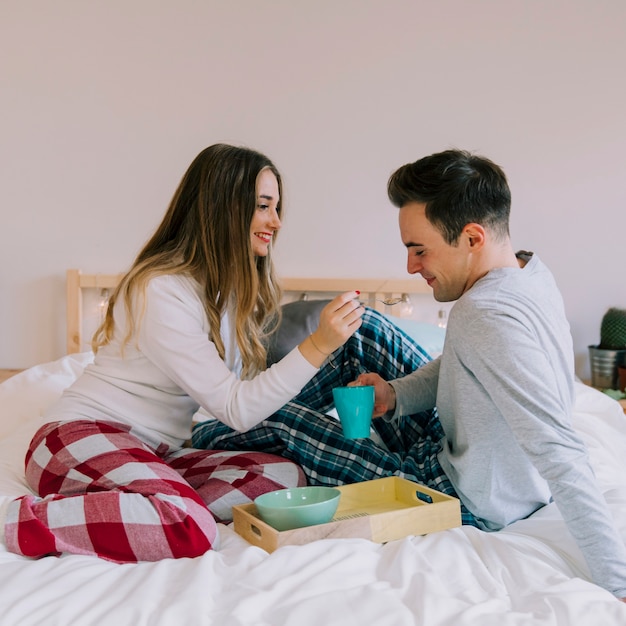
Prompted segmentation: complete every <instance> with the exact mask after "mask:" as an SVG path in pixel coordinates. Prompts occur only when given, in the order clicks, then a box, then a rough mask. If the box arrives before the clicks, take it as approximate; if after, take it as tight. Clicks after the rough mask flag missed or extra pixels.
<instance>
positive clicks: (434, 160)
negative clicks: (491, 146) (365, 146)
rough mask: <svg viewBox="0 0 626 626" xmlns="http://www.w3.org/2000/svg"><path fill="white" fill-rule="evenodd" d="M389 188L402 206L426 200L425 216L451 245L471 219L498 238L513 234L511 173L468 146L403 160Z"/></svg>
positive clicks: (397, 204)
mask: <svg viewBox="0 0 626 626" xmlns="http://www.w3.org/2000/svg"><path fill="white" fill-rule="evenodd" d="M387 193H388V195H389V199H390V200H391V202H392V203H393V204H394V205H395V206H397V207H399V208H401V207H403V206H404V205H406V204H408V203H409V202H419V203H424V204H425V205H426V218H427V219H428V221H429V222H430V223H431V224H433V226H435V228H437V229H438V230H439V231H440V232H441V234H442V236H443V238H444V239H445V240H446V242H447V243H449V244H450V245H454V244H455V243H456V242H457V241H458V238H459V236H460V235H461V232H462V231H463V228H464V227H465V226H466V225H467V224H470V223H476V224H480V225H481V226H484V227H485V228H488V229H490V230H491V231H492V232H493V233H494V235H495V236H496V237H498V238H504V237H507V236H508V235H509V213H510V210H511V191H510V189H509V185H508V182H507V179H506V175H505V174H504V172H503V171H502V169H501V168H500V167H499V166H498V165H496V164H495V163H494V162H493V161H490V160H489V159H487V158H485V157H482V156H478V155H473V154H471V153H470V152H467V151H465V150H445V151H444V152H438V153H436V154H432V155H430V156H427V157H424V158H422V159H419V160H418V161H415V162H414V163H407V164H406V165H403V166H402V167H400V168H399V169H397V170H396V171H395V172H394V173H393V174H392V175H391V177H390V178H389V182H388V184H387Z"/></svg>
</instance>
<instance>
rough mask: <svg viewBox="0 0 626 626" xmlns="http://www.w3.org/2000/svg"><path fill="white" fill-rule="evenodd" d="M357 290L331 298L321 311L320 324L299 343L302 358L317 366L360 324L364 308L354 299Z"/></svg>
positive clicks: (357, 292) (356, 295) (357, 294)
mask: <svg viewBox="0 0 626 626" xmlns="http://www.w3.org/2000/svg"><path fill="white" fill-rule="evenodd" d="M359 293H360V292H359V291H347V292H345V293H342V294H341V295H339V296H337V297H336V298H334V299H333V300H331V301H330V302H329V303H328V304H327V305H326V306H325V307H324V308H323V309H322V312H321V314H320V323H319V326H318V327H317V330H315V332H313V333H311V335H309V336H308V337H307V338H306V339H305V340H304V341H303V342H302V343H301V344H300V346H299V348H300V352H301V353H302V354H303V356H304V358H306V359H307V361H309V363H311V364H312V365H315V366H316V367H320V366H321V365H322V363H323V362H324V361H325V360H326V358H327V357H328V356H330V355H331V354H332V353H333V352H334V351H335V350H336V349H337V348H339V347H340V346H342V345H343V344H344V343H345V342H346V341H347V340H348V339H349V338H350V337H351V336H352V335H353V334H354V332H355V331H356V330H357V328H359V327H360V326H361V316H362V315H363V312H364V311H365V309H364V308H363V306H362V305H361V303H360V302H359V301H358V300H357V299H356V298H357V297H358V296H359Z"/></svg>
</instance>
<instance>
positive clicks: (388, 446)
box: [192, 309, 477, 525]
mask: <svg viewBox="0 0 626 626" xmlns="http://www.w3.org/2000/svg"><path fill="white" fill-rule="evenodd" d="M429 360H430V357H429V356H428V354H427V353H426V352H425V351H424V350H423V349H422V348H421V347H420V346H419V345H417V344H416V343H415V342H414V341H413V340H412V339H411V338H410V337H408V335H406V334H405V333H404V332H402V331H401V330H399V329H398V328H397V327H396V326H395V325H394V324H392V323H390V322H389V321H388V320H387V318H386V317H384V316H383V315H381V314H379V313H377V312H376V311H373V310H371V309H367V310H366V313H365V314H364V315H363V323H362V325H361V327H360V329H359V330H358V331H357V332H356V333H355V334H354V335H353V336H352V337H351V338H350V339H349V340H348V341H347V342H346V344H345V345H344V346H343V347H342V348H340V349H338V350H337V351H336V352H335V353H334V354H332V355H331V357H330V358H329V360H328V362H327V363H326V364H325V365H324V366H323V367H322V368H321V369H320V371H319V372H318V373H317V375H316V376H315V377H314V378H313V379H312V380H311V381H310V382H309V383H308V384H307V385H306V386H305V387H304V389H303V390H302V392H301V393H300V394H299V395H298V396H297V397H296V398H295V399H294V400H293V401H291V402H289V403H287V404H286V405H285V406H284V407H283V408H282V409H280V410H279V411H277V412H276V413H275V414H274V415H272V416H271V417H270V418H269V419H267V420H265V421H263V422H261V424H259V425H258V426H257V427H255V428H253V429H251V430H248V431H246V432H245V433H238V432H236V431H234V430H232V429H231V428H229V427H228V426H226V425H224V424H222V423H221V422H218V421H216V420H210V421H207V422H202V423H200V424H197V425H195V426H194V429H193V433H192V445H193V447H194V448H208V449H210V448H216V449H223V450H263V451H265V452H269V453H272V454H278V455H280V456H282V457H284V458H287V459H291V460H292V461H294V462H295V463H297V464H298V465H300V466H301V467H302V469H303V470H304V473H305V474H306V477H307V480H308V482H309V484H312V485H331V486H332V485H342V484H348V483H355V482H362V481H365V480H372V479H374V478H380V477H383V476H403V477H405V478H408V479H410V480H415V481H416V482H419V483H421V484H425V485H427V486H429V487H431V488H433V489H437V490H439V491H441V492H443V493H446V494H448V495H452V496H455V497H458V496H457V494H456V492H455V490H454V488H453V486H452V484H451V483H450V481H449V479H448V477H447V476H446V475H445V473H444V471H443V469H442V467H441V464H440V463H439V459H438V458H437V455H438V453H439V451H440V450H441V439H442V438H443V430H442V428H441V423H440V422H439V417H438V415H437V412H436V410H434V409H433V410H429V411H424V412H422V413H417V414H415V415H408V416H404V417H401V418H399V419H398V420H394V421H391V422H387V421H385V420H383V419H375V420H373V422H372V424H373V426H374V429H375V431H376V432H377V434H378V435H379V436H380V439H381V440H382V442H383V444H384V445H382V446H381V445H379V444H378V443H376V441H374V440H373V439H346V438H344V436H343V433H342V430H341V426H340V425H339V424H338V423H337V421H336V420H335V419H333V418H332V417H329V416H328V415H325V413H326V412H327V411H328V410H329V409H331V408H332V406H333V398H332V389H333V387H337V386H342V385H346V384H348V383H349V382H351V381H353V380H355V378H356V377H357V376H358V375H359V374H360V373H362V372H376V373H378V374H380V375H381V376H382V377H383V378H384V379H385V380H392V379H394V378H399V377H401V376H404V375H406V374H408V373H410V372H412V371H414V370H415V369H417V368H419V367H421V366H422V365H424V364H425V363H426V362H428V361H429ZM461 515H462V519H463V523H464V524H471V525H477V522H476V518H475V517H474V516H473V515H472V514H471V513H470V512H469V511H468V510H467V509H466V507H465V506H464V505H463V503H461Z"/></svg>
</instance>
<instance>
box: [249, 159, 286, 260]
mask: <svg viewBox="0 0 626 626" xmlns="http://www.w3.org/2000/svg"><path fill="white" fill-rule="evenodd" d="M279 200H280V197H279V192H278V180H277V178H276V176H275V175H274V172H272V170H270V169H268V168H266V169H263V170H261V172H260V173H259V175H258V176H257V179H256V209H255V211H254V215H253V216H252V222H251V223H250V239H251V240H252V252H253V253H254V254H255V255H256V256H267V253H268V251H269V247H270V243H271V242H272V239H273V237H274V233H276V232H277V231H278V230H279V229H280V227H281V225H282V224H281V222H280V217H279V215H278V211H277V209H276V207H277V206H278V201H279Z"/></svg>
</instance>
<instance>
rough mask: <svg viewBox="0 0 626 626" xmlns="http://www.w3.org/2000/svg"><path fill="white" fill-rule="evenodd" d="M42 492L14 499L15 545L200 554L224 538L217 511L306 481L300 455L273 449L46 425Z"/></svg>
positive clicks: (150, 556) (34, 458)
mask: <svg viewBox="0 0 626 626" xmlns="http://www.w3.org/2000/svg"><path fill="white" fill-rule="evenodd" d="M26 478H27V480H28V483H29V485H30V486H31V488H32V489H33V490H34V491H35V492H36V493H38V494H39V497H37V496H24V497H22V498H20V499H18V500H15V501H14V502H11V503H10V505H9V509H8V511H7V519H6V524H5V536H6V542H7V547H8V549H9V550H10V551H11V552H15V553H17V554H22V555H24V556H31V557H41V556H46V555H59V554H61V553H63V552H69V553H73V554H88V555H95V556H98V557H101V558H104V559H107V560H110V561H115V562H118V563H127V562H131V563H132V562H136V561H156V560H159V559H164V558H181V557H195V556H199V555H201V554H204V553H205V552H206V551H207V550H209V549H210V548H211V547H212V546H213V545H214V544H215V541H216V539H217V524H216V519H217V520H218V521H222V522H228V521H230V520H231V519H232V517H231V516H232V512H231V507H232V506H233V505H234V504H242V503H246V502H250V501H252V500H253V499H254V498H256V497H257V496H258V495H260V494H262V493H266V492H268V491H273V490H275V489H282V488H284V487H296V486H301V485H304V484H306V479H305V477H304V474H303V472H302V470H301V469H300V468H299V467H298V466H297V465H296V464H294V463H292V462H291V461H288V460H286V459H283V458H281V457H278V456H275V455H272V454H266V453H264V452H226V451H220V450H194V449H191V448H178V449H172V448H170V447H169V446H167V445H165V444H161V445H160V446H159V447H158V448H156V449H155V448H153V447H151V446H149V445H147V444H146V443H144V442H143V441H142V440H141V439H139V438H138V437H137V436H136V435H134V434H133V431H132V429H131V428H130V427H127V426H125V425H124V424H119V423H114V422H105V421H97V422H96V421H88V420H80V421H64V422H54V423H50V424H45V425H44V426H42V427H41V428H40V429H39V431H38V432H37V433H36V434H35V436H34V437H33V440H32V442H31V444H30V447H29V449H28V452H27V455H26Z"/></svg>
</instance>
